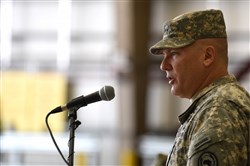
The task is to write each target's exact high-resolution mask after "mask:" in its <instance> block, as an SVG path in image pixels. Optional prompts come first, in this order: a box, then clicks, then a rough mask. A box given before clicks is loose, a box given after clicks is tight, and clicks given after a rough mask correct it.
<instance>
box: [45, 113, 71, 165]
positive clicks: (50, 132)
mask: <svg viewBox="0 0 250 166" xmlns="http://www.w3.org/2000/svg"><path fill="white" fill-rule="evenodd" d="M51 114H53V113H52V112H49V113H48V114H47V115H46V118H45V123H46V126H47V128H48V130H49V134H50V137H51V139H52V141H53V143H54V145H55V146H56V149H57V151H58V152H59V154H60V156H61V157H62V159H63V161H64V162H65V163H66V164H67V165H68V166H70V165H69V162H68V161H67V160H66V159H65V157H64V156H63V154H62V151H61V150H60V148H59V146H58V145H57V143H56V140H55V138H54V136H53V133H52V131H51V129H50V126H49V122H48V119H49V116H50V115H51Z"/></svg>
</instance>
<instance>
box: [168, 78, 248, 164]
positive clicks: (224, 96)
mask: <svg viewBox="0 0 250 166" xmlns="http://www.w3.org/2000/svg"><path fill="white" fill-rule="evenodd" d="M192 100H193V103H192V105H191V106H190V107H189V108H188V110H186V111H185V112H184V113H183V114H181V115H180V116H179V121H180V123H181V127H180V128H179V130H178V133H177V135H176V139H175V144H174V147H173V149H172V151H171V153H170V154H169V158H168V161H167V164H166V165H167V166H205V165H206V166H247V165H248V164H249V162H250V161H249V155H250V154H249V151H250V147H249V139H250V138H249V127H250V120H249V119H250V96H249V94H248V93H247V92H246V91H245V90H244V89H243V88H241V87H240V86H239V85H238V84H237V82H236V79H235V78H234V77H233V76H225V77H223V78H221V79H219V80H217V81H215V82H214V83H212V84H211V85H210V86H208V87H207V88H205V89H203V90H202V91H201V92H200V93H199V94H197V95H196V96H195V97H194V98H193V99H192Z"/></svg>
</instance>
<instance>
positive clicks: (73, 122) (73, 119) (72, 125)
mask: <svg viewBox="0 0 250 166" xmlns="http://www.w3.org/2000/svg"><path fill="white" fill-rule="evenodd" d="M78 109H79V108H77V107H74V108H72V109H70V110H69V113H68V118H69V129H70V135H69V142H68V146H69V156H68V162H69V166H73V165H74V142H75V130H76V128H77V127H78V126H79V125H80V124H81V122H80V121H78V120H77V113H76V111H77V110H78Z"/></svg>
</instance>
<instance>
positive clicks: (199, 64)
mask: <svg viewBox="0 0 250 166" xmlns="http://www.w3.org/2000/svg"><path fill="white" fill-rule="evenodd" d="M203 55H204V52H203V51H202V49H201V48H200V47H199V45H198V44H197V42H195V43H193V44H191V45H189V46H187V47H182V48H177V49H166V50H164V51H163V60H162V63H161V70H162V71H165V72H166V77H167V78H168V81H169V84H170V85H171V93H172V94H173V95H176V96H179V97H183V98H189V99H190V98H191V97H192V96H193V95H194V94H195V93H196V92H197V91H198V90H199V89H200V88H201V86H202V82H203V81H204V79H205V74H206V73H204V66H203Z"/></svg>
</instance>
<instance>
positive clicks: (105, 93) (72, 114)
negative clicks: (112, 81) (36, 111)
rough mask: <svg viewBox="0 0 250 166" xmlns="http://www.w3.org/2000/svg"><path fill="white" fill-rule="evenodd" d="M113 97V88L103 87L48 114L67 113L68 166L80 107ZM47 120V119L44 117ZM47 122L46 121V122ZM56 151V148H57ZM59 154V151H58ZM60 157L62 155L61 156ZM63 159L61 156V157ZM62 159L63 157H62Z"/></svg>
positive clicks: (72, 160) (72, 155)
mask: <svg viewBox="0 0 250 166" xmlns="http://www.w3.org/2000/svg"><path fill="white" fill-rule="evenodd" d="M114 97H115V93H114V88H113V87H111V86H104V87H103V88H101V89H100V90H99V91H96V92H94V93H92V94H89V95H87V96H83V95H82V96H79V97H77V98H74V99H72V100H71V101H69V102H68V103H67V104H65V105H64V106H58V107H56V108H55V109H53V110H52V111H51V112H50V113H49V114H54V113H59V112H62V111H68V119H69V130H70V135H69V142H68V146H69V156H68V162H67V161H65V162H66V163H67V164H68V165H69V166H73V165H74V139H75V130H76V128H77V127H78V126H79V125H80V124H81V122H80V121H78V120H77V110H78V109H79V108H81V107H84V106H87V105H88V104H91V103H94V102H98V101H101V100H104V101H110V100H112V99H113V98H114ZM46 120H47V117H46ZM46 122H47V121H46ZM51 136H52V139H53V141H54V137H53V135H52V134H51ZM57 149H58V148H57ZM58 151H59V153H60V154H61V152H60V150H59V149H58ZM61 156H62V154H61ZM62 157H63V156H62ZM63 159H64V157H63Z"/></svg>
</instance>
